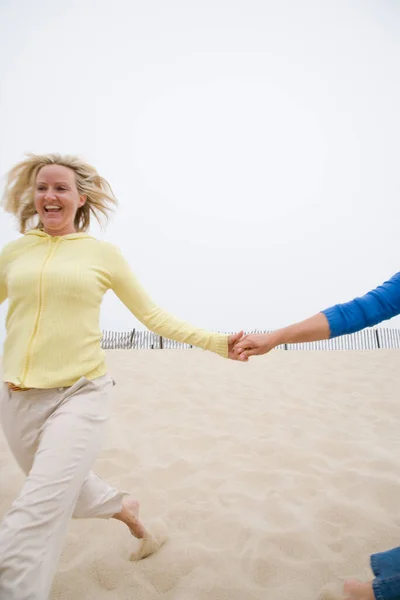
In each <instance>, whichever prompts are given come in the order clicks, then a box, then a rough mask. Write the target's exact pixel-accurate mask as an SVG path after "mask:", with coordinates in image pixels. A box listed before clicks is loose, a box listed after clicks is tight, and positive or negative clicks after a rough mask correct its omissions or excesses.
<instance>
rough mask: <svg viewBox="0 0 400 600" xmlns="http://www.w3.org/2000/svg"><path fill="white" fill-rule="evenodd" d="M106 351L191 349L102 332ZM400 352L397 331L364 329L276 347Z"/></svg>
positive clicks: (148, 335)
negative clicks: (397, 350) (349, 333)
mask: <svg viewBox="0 0 400 600" xmlns="http://www.w3.org/2000/svg"><path fill="white" fill-rule="evenodd" d="M246 333H267V331H265V330H252V331H248V332H246ZM101 345H102V348H104V349H105V350H117V349H124V350H161V349H167V350H186V349H189V348H192V346H189V345H188V344H182V343H180V342H175V341H174V340H169V339H167V338H162V337H160V336H159V335H156V334H155V333H152V332H151V331H147V330H136V329H133V330H132V331H103V337H102V341H101ZM395 348H399V349H400V329H364V330H363V331H359V332H357V333H353V334H351V335H343V336H341V337H338V338H334V339H332V340H323V341H320V342H307V343H303V344H285V345H282V346H278V347H277V348H276V349H277V350H289V351H298V350H308V351H320V350H379V349H395Z"/></svg>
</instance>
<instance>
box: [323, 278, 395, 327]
mask: <svg viewBox="0 0 400 600" xmlns="http://www.w3.org/2000/svg"><path fill="white" fill-rule="evenodd" d="M322 312H323V313H324V315H325V316H326V318H327V319H328V323H329V327H330V330H331V336H330V337H331V338H334V337H337V336H339V335H343V334H345V333H354V332H356V331H360V330H361V329H364V328H365V327H372V326H373V325H377V323H381V322H382V321H386V320H387V319H391V318H392V317H395V316H396V315H398V314H400V273H396V275H393V277H392V278H391V279H389V281H386V282H385V283H383V284H382V285H380V286H379V287H377V288H375V289H374V290H372V291H371V292H368V294H365V296H362V297H361V298H355V299H354V300H352V301H351V302H346V303H345V304H336V305H335V306H332V307H331V308H327V309H326V310H323V311H322Z"/></svg>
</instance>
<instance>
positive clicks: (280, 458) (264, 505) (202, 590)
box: [0, 350, 400, 600]
mask: <svg viewBox="0 0 400 600" xmlns="http://www.w3.org/2000/svg"><path fill="white" fill-rule="evenodd" d="M108 362H109V367H110V372H111V374H112V375H113V376H114V378H115V379H116V381H117V386H116V387H115V388H114V394H115V399H114V412H113V415H112V418H111V421H110V428H109V434H108V437H107V440H106V442H105V447H104V452H103V453H102V455H101V456H100V458H99V459H98V461H97V463H96V471H97V472H98V473H99V475H100V476H102V477H103V478H106V479H107V480H108V481H110V482H111V483H113V484H115V485H117V486H120V487H121V488H124V489H128V490H131V491H132V492H133V493H135V494H136V495H137V497H138V498H139V500H140V501H141V504H142V516H143V518H144V520H145V521H146V520H148V519H153V518H161V519H163V520H164V521H165V522H166V523H167V526H168V529H169V534H170V539H169V541H168V542H167V543H166V544H165V545H164V546H163V548H162V549H161V550H160V551H159V552H158V553H157V554H155V555H153V556H152V557H150V558H147V559H145V560H143V561H140V562H138V563H134V562H130V561H129V555H130V553H131V552H132V551H133V550H134V547H135V540H134V539H133V538H132V537H131V536H130V535H129V533H128V531H127V530H126V529H125V527H124V525H122V524H121V523H119V522H116V521H114V520H112V521H100V520H97V521H95V520H93V521H74V522H72V523H71V527H70V531H69V534H68V537H67V539H66V544H65V549H64V552H63V555H62V558H61V561H60V565H59V570H58V573H57V575H56V578H55V581H54V587H53V592H52V596H51V598H52V600H79V599H81V598H82V599H85V600H109V599H110V598H112V599H113V598H115V599H117V598H118V599H119V600H133V599H134V600H153V599H154V600H155V599H157V600H159V599H160V598H161V599H165V600H206V599H207V600H256V599H257V600H261V599H263V600H264V599H271V600H272V599H273V600H314V599H315V600H316V599H317V598H318V597H319V594H320V593H321V590H322V589H323V587H324V586H325V585H326V584H330V582H333V583H334V584H336V583H337V582H340V581H341V580H342V579H343V578H344V577H349V576H350V577H360V578H370V577H371V572H370V570H369V555H370V553H371V552H376V551H380V550H384V549H387V548H390V547H393V546H396V545H399V544H400V527H399V526H400V508H399V507H400V432H399V428H400V425H399V423H400V369H399V364H400V352H398V351H393V350H392V351H384V350H381V351H375V352H336V353H335V352H318V353H312V352H310V353H307V352H274V353H271V354H270V355H269V356H264V357H259V358H257V359H255V360H253V361H252V362H250V363H248V364H240V363H233V362H230V361H226V360H224V359H221V358H219V357H217V356H214V355H212V354H209V353H204V352H202V351H198V350H189V351H168V350H164V351H139V352H137V351H110V352H109V353H108ZM22 483H23V476H22V475H21V473H20V472H19V470H18V468H17V466H16V465H15V462H14V460H13V459H12V457H11V455H10V453H9V451H8V449H7V447H6V444H5V441H4V438H3V437H2V434H1V435H0V486H1V498H0V517H2V516H3V515H4V513H5V512H6V510H7V509H8V507H9V506H10V504H11V502H12V500H13V499H14V497H15V496H16V495H17V494H18V491H19V489H20V487H21V485H22ZM329 589H330V587H329V586H328V588H327V590H329ZM323 597H324V598H331V595H330V594H329V593H328V591H327V592H326V594H325V595H324V596H323ZM332 597H336V596H332Z"/></svg>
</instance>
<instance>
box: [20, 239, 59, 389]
mask: <svg viewBox="0 0 400 600" xmlns="http://www.w3.org/2000/svg"><path fill="white" fill-rule="evenodd" d="M59 241H60V238H59V237H56V238H55V237H50V239H49V250H48V252H47V254H46V256H45V259H44V261H43V265H42V269H41V271H40V277H39V301H38V308H37V311H36V317H35V323H34V326H33V330H32V334H31V337H30V339H29V342H28V347H27V350H26V354H25V362H24V368H23V371H22V377H21V380H20V381H19V382H18V384H19V385H20V386H21V387H24V386H25V380H26V377H27V375H28V372H29V367H30V365H31V361H32V347H33V344H34V341H35V339H36V336H37V332H38V329H39V322H40V317H41V316H42V312H43V275H44V272H45V270H46V267H47V265H48V264H49V261H50V259H51V257H52V256H53V254H54V252H55V250H56V248H57V246H58V243H59Z"/></svg>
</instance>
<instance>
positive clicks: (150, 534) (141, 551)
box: [130, 520, 168, 561]
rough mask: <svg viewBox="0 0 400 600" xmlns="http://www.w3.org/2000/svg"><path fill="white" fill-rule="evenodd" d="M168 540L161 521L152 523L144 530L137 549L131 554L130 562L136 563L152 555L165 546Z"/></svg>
mask: <svg viewBox="0 0 400 600" xmlns="http://www.w3.org/2000/svg"><path fill="white" fill-rule="evenodd" d="M167 539H168V531H167V527H166V525H165V523H164V522H163V521H161V520H157V521H153V523H151V525H150V526H149V528H148V529H146V530H145V534H144V537H143V538H142V539H140V540H138V541H139V547H138V549H137V550H136V551H134V552H132V554H131V557H130V558H131V560H132V561H137V560H142V559H144V558H147V557H148V556H150V555H151V554H154V553H155V552H157V550H159V549H160V548H161V546H163V545H164V544H165V542H166V541H167Z"/></svg>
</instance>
